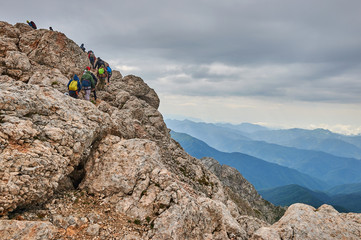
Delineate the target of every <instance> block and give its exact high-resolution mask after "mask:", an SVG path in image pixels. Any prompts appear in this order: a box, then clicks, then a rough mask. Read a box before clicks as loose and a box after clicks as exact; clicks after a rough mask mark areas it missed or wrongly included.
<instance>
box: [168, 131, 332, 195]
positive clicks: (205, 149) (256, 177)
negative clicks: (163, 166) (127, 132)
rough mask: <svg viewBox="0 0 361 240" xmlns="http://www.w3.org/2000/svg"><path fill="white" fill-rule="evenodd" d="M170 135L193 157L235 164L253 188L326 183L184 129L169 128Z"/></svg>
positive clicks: (316, 186) (322, 187) (317, 186)
mask: <svg viewBox="0 0 361 240" xmlns="http://www.w3.org/2000/svg"><path fill="white" fill-rule="evenodd" d="M171 135H172V137H173V138H174V139H175V140H176V141H178V142H179V143H180V144H181V146H182V147H183V148H184V150H185V151H187V152H188V153H189V154H190V155H192V156H194V157H196V158H203V157H212V158H214V159H216V160H217V161H218V162H219V163H220V164H226V165H229V166H232V167H234V168H236V169H237V170H238V171H239V172H240V173H241V174H242V175H243V176H244V177H245V178H246V179H247V180H248V181H249V182H250V183H252V184H253V185H254V187H255V188H256V189H265V188H273V187H276V186H283V185H286V184H299V185H302V186H305V187H307V188H310V189H326V188H327V187H328V185H327V184H326V183H324V182H322V181H321V180H319V179H317V178H314V177H311V176H309V175H306V174H303V173H300V172H298V171H297V170H294V169H290V168H287V167H283V166H280V165H278V164H274V163H269V162H266V161H264V160H261V159H258V158H256V157H252V156H249V155H247V154H242V153H236V152H235V153H225V152H221V151H218V150H216V149H214V148H212V147H210V146H209V145H207V144H206V143H205V142H203V141H201V140H198V139H196V138H194V137H192V136H190V135H188V134H185V133H177V132H174V131H171Z"/></svg>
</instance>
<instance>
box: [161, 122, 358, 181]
mask: <svg viewBox="0 0 361 240" xmlns="http://www.w3.org/2000/svg"><path fill="white" fill-rule="evenodd" d="M166 123H167V125H168V127H169V128H171V129H172V130H174V131H176V132H182V133H187V134H189V135H191V136H193V137H195V138H197V139H199V140H202V141H204V142H205V143H207V144H208V145H209V146H211V147H213V148H215V149H217V150H219V151H223V152H240V153H244V154H248V155H251V156H254V157H257V158H260V159H262V160H265V161H267V162H271V163H276V164H279V165H282V166H285V167H289V168H293V169H296V170H298V171H299V172H302V173H304V174H308V175H310V176H312V177H314V178H319V179H320V180H322V181H324V182H326V183H327V184H329V185H330V186H336V185H340V184H349V183H357V182H361V174H360V172H361V161H360V160H359V159H356V158H349V157H341V156H335V155H332V154H330V153H326V152H322V151H316V150H307V149H300V148H295V147H287V146H282V145H279V144H275V143H272V142H271V140H272V139H273V140H274V141H275V139H277V137H271V135H272V134H273V133H277V134H278V135H279V136H280V137H279V140H278V142H281V141H282V142H286V141H287V138H288V139H298V141H301V140H300V139H302V138H301V137H298V138H297V137H295V133H294V132H296V133H298V132H301V133H302V134H301V133H299V134H298V136H300V135H303V136H304V137H303V138H304V139H311V140H309V141H310V142H315V141H320V140H319V139H323V141H322V142H323V144H326V143H327V142H332V143H333V144H336V143H342V144H340V145H337V147H334V149H342V148H343V147H345V146H347V147H345V152H346V151H347V150H348V149H350V148H352V149H354V150H357V149H358V147H357V146H356V145H357V142H358V140H359V139H360V137H359V136H353V137H348V136H343V135H339V134H333V133H331V132H330V131H327V130H320V129H318V130H314V131H309V130H295V129H293V130H289V131H288V132H287V131H284V132H282V131H276V132H275V131H271V130H270V131H268V132H269V135H270V136H268V137H267V139H271V140H269V141H270V142H266V141H259V140H257V139H261V136H263V137H262V139H266V134H265V132H267V131H265V130H264V127H257V126H254V125H248V126H247V125H243V126H242V125H241V126H236V125H229V124H223V125H220V124H218V125H216V124H210V123H196V122H192V121H189V120H185V121H177V120H166ZM230 126H231V127H230ZM247 129H248V130H247ZM257 129H259V130H257ZM281 133H282V134H283V135H282V134H281ZM306 133H309V134H308V135H307V134H306ZM317 133H319V134H317ZM257 134H259V135H257ZM277 134H276V135H277ZM281 135H282V136H283V137H281ZM291 135H293V136H294V137H292V138H291V137H290V136H291ZM306 135H307V136H306ZM314 135H316V136H318V137H314ZM326 136H329V138H326ZM253 137H254V138H256V140H254V139H253ZM282 139H283V140H282ZM317 139H318V140H317ZM346 140H347V141H348V142H346ZM306 143H307V141H306V140H305V141H304V145H306ZM332 146H333V145H332ZM356 152H357V151H356ZM339 155H341V154H339Z"/></svg>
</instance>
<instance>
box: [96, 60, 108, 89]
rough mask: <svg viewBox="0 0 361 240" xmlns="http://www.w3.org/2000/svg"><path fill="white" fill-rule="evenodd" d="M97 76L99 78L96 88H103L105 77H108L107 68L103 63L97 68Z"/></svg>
mask: <svg viewBox="0 0 361 240" xmlns="http://www.w3.org/2000/svg"><path fill="white" fill-rule="evenodd" d="M97 76H98V78H99V85H98V90H104V86H105V79H106V78H107V77H108V74H107V70H106V69H105V67H104V65H101V66H100V67H99V69H98V73H97Z"/></svg>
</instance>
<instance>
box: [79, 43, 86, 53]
mask: <svg viewBox="0 0 361 240" xmlns="http://www.w3.org/2000/svg"><path fill="white" fill-rule="evenodd" d="M80 48H81V50H83V52H85V47H84V43H82V44H81V45H80Z"/></svg>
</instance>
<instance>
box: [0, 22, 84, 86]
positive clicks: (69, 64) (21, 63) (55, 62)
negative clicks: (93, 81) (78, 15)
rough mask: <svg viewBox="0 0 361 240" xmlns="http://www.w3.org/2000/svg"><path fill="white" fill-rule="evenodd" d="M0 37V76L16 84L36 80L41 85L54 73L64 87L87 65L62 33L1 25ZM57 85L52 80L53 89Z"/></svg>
mask: <svg viewBox="0 0 361 240" xmlns="http://www.w3.org/2000/svg"><path fill="white" fill-rule="evenodd" d="M0 33H1V34H0V69H1V71H0V72H1V73H2V74H6V75H8V76H10V77H12V78H14V79H16V80H21V81H23V82H28V81H29V79H31V78H34V77H35V78H37V79H38V81H36V82H35V83H36V84H42V83H43V82H44V81H47V79H48V78H49V77H48V75H49V74H48V73H49V72H53V71H56V70H55V69H57V71H58V74H57V77H59V79H60V83H63V82H64V79H70V77H72V76H73V75H74V74H78V75H80V74H81V73H82V72H83V70H84V69H85V67H86V66H87V65H89V60H88V58H87V54H86V53H84V52H83V51H82V50H81V49H80V48H79V46H78V45H77V44H76V43H75V42H73V41H72V40H70V39H68V38H67V37H66V36H65V35H64V34H63V33H60V32H56V31H49V30H45V29H41V30H33V29H32V28H31V27H30V26H28V25H27V24H20V23H19V24H16V25H15V26H12V25H11V24H8V23H6V22H0ZM59 73H60V74H59ZM34 74H35V75H36V76H33V75H34ZM42 78H44V79H45V80H42ZM53 78H56V77H53ZM56 82H59V81H58V79H54V80H52V83H53V85H57V84H56ZM33 83H34V82H33ZM59 85H60V84H59ZM48 86H49V85H48ZM50 86H52V85H50ZM61 86H63V85H62V84H61ZM65 89H66V88H64V86H63V89H62V90H63V91H65Z"/></svg>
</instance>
